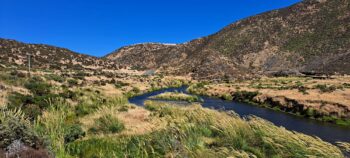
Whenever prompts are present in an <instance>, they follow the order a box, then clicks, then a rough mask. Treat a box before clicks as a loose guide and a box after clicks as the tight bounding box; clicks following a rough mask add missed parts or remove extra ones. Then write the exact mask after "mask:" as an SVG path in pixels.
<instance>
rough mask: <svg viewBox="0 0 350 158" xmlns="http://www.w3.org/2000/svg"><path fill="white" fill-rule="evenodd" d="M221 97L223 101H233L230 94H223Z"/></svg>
mask: <svg viewBox="0 0 350 158" xmlns="http://www.w3.org/2000/svg"><path fill="white" fill-rule="evenodd" d="M221 97H222V98H223V99H225V100H233V97H232V95H231V94H223V95H222V96H221Z"/></svg>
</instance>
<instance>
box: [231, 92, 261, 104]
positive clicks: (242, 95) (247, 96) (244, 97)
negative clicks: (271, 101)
mask: <svg viewBox="0 0 350 158" xmlns="http://www.w3.org/2000/svg"><path fill="white" fill-rule="evenodd" d="M258 94H259V92H248V91H237V92H235V93H234V94H233V99H234V100H237V101H248V102H249V101H251V100H253V98H254V97H255V96H257V95H258Z"/></svg>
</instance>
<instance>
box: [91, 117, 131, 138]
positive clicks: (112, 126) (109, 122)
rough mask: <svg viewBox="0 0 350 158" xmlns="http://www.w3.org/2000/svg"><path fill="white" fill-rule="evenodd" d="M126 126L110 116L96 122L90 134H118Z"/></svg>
mask: <svg viewBox="0 0 350 158" xmlns="http://www.w3.org/2000/svg"><path fill="white" fill-rule="evenodd" d="M124 128H125V127H124V124H123V123H122V122H120V121H119V119H117V118H116V117H114V116H112V115H110V114H108V115H105V116H102V117H100V118H98V119H96V120H95V124H94V127H93V128H92V129H90V130H89V131H90V132H94V133H96V132H97V133H98V132H103V133H118V132H121V131H122V130H123V129H124Z"/></svg>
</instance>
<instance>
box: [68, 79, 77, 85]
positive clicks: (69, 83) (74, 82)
mask: <svg viewBox="0 0 350 158" xmlns="http://www.w3.org/2000/svg"><path fill="white" fill-rule="evenodd" d="M67 82H68V85H69V86H70V87H73V86H77V85H78V80H75V79H69V80H67Z"/></svg>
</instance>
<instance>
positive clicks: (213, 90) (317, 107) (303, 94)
mask: <svg viewBox="0 0 350 158" xmlns="http://www.w3.org/2000/svg"><path fill="white" fill-rule="evenodd" d="M349 84H350V78H348V77H342V78H336V79H329V80H315V79H310V78H263V79H259V80H250V81H241V82H232V83H220V84H216V83H209V82H200V83H197V84H193V85H191V86H190V87H189V88H188V91H189V92H190V93H193V94H199V95H206V96H211V97H217V98H223V99H226V100H235V101H240V102H245V103H250V104H254V105H257V106H261V107H265V108H270V109H273V110H277V111H283V112H287V113H290V114H293V115H297V116H301V117H306V118H310V119H315V120H319V121H325V122H331V123H335V124H338V125H342V126H350V88H349V86H348V85H349Z"/></svg>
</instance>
